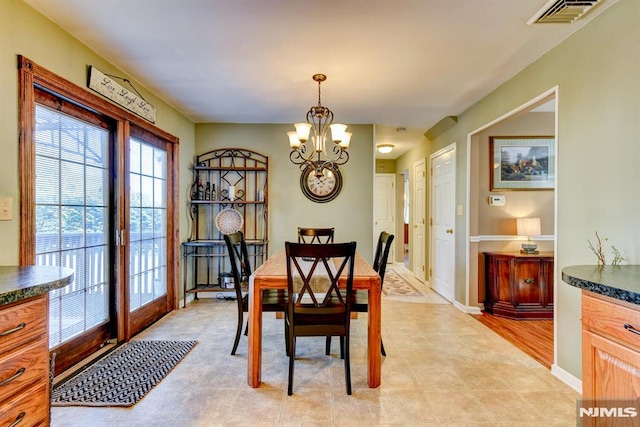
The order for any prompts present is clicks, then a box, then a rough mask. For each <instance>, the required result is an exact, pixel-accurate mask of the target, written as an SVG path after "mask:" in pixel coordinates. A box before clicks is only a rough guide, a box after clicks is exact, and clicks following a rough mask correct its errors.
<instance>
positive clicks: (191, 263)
mask: <svg viewBox="0 0 640 427" xmlns="http://www.w3.org/2000/svg"><path fill="white" fill-rule="evenodd" d="M268 170H269V162H268V158H267V157H266V156H264V155H262V154H260V153H257V152H255V151H251V150H245V149H240V148H223V149H217V150H213V151H209V152H207V153H204V154H200V155H197V156H195V158H194V166H193V174H194V181H193V184H192V186H191V189H190V194H189V198H190V200H189V204H190V216H191V231H190V238H189V241H187V242H184V243H183V244H182V254H183V258H184V268H183V290H184V294H183V296H184V304H185V305H186V302H187V298H186V295H187V294H189V293H192V294H194V296H195V298H196V299H197V298H198V293H199V292H225V291H232V289H231V288H233V283H232V282H229V280H231V279H230V277H231V265H230V263H229V258H228V254H227V248H226V245H225V242H224V238H223V234H224V233H227V234H228V233H229V232H233V231H242V232H243V233H244V237H245V240H246V242H247V249H248V252H249V258H250V259H251V260H252V262H253V265H252V269H253V270H254V271H255V269H256V268H257V267H258V266H259V265H261V264H262V263H263V262H264V260H265V259H266V256H267V251H268V243H269V238H268V221H267V219H268V209H267V206H268V179H267V178H268V176H267V175H268ZM225 282H226V283H225ZM225 284H228V287H225Z"/></svg>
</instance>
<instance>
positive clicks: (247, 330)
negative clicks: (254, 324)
mask: <svg viewBox="0 0 640 427" xmlns="http://www.w3.org/2000/svg"><path fill="white" fill-rule="evenodd" d="M248 334H249V321H248V320H247V326H245V327H244V336H245V337H246V336H247V335H248Z"/></svg>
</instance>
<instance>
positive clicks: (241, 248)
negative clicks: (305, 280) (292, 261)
mask: <svg viewBox="0 0 640 427" xmlns="http://www.w3.org/2000/svg"><path fill="white" fill-rule="evenodd" d="M224 241H225V243H226V244H227V251H228V252H229V261H230V262H231V274H232V275H233V282H234V289H235V292H236V301H237V303H238V327H237V329H236V338H235V341H234V343H233V349H232V350H231V354H232V355H234V354H236V350H237V349H238V343H239V342H240V335H241V333H242V323H243V322H244V319H243V317H244V313H247V312H248V311H249V293H248V288H249V276H251V263H250V261H249V252H248V251H247V243H246V241H245V239H244V234H243V233H242V231H238V232H236V233H232V234H225V235H224ZM243 293H244V295H243ZM286 309H287V291H286V290H284V289H264V290H263V291H262V311H263V312H267V311H270V312H284V311H285V310H286ZM248 327H249V321H248V320H247V326H246V327H245V331H244V334H245V335H247V330H248ZM285 343H286V341H285ZM288 348H289V347H288V345H287V354H288V353H289V350H288Z"/></svg>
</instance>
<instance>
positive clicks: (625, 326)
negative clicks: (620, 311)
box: [624, 323, 640, 335]
mask: <svg viewBox="0 0 640 427" xmlns="http://www.w3.org/2000/svg"><path fill="white" fill-rule="evenodd" d="M624 328H625V329H626V330H627V331H629V332H633V333H634V334H636V335H640V331H639V330H637V329H636V328H634V327H633V326H631V325H630V324H628V323H625V324H624Z"/></svg>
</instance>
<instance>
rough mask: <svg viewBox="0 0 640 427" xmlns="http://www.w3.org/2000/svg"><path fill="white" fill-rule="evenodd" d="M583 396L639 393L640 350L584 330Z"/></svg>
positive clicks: (625, 396)
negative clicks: (637, 350) (639, 351)
mask: <svg viewBox="0 0 640 427" xmlns="http://www.w3.org/2000/svg"><path fill="white" fill-rule="evenodd" d="M582 341H583V342H582V352H583V354H582V363H583V367H582V369H583V372H582V381H583V382H582V397H583V399H593V400H596V401H597V400H598V399H605V398H607V399H612V398H620V399H625V398H634V399H635V398H637V397H638V396H640V354H639V353H638V352H636V351H634V350H632V349H630V348H628V347H625V346H623V345H620V344H618V343H616V342H614V341H611V340H609V339H606V338H604V337H602V336H600V335H596V334H594V333H592V332H589V331H587V330H583V332H582Z"/></svg>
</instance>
